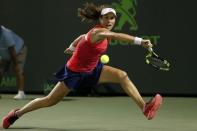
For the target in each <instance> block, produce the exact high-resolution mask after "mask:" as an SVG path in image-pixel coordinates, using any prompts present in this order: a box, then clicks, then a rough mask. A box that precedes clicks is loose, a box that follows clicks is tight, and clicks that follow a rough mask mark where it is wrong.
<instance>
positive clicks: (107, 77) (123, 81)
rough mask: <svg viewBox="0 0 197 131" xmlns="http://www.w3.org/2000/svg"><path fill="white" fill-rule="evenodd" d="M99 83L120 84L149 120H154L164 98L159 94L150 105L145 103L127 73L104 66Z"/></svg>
mask: <svg viewBox="0 0 197 131" xmlns="http://www.w3.org/2000/svg"><path fill="white" fill-rule="evenodd" d="M99 83H119V84H120V85H121V87H122V88H123V89H124V90H125V92H126V93H127V94H128V95H129V96H130V97H132V98H133V100H134V101H135V103H136V104H137V105H138V106H139V107H140V109H141V110H142V111H143V113H144V115H145V116H146V117H147V119H149V120H151V119H153V118H154V116H155V115H156V112H157V110H158V109H159V107H160V106H161V104H162V97H161V95H159V94H156V95H155V97H154V98H152V99H151V100H150V101H149V102H148V103H145V101H144V100H143V98H142V96H141V95H140V93H139V92H138V90H137V88H136V87H135V85H134V84H133V83H132V81H131V80H130V79H129V77H128V76H127V73H126V72H124V71H122V70H120V69H117V68H114V67H110V66H106V65H104V66H103V70H102V72H101V76H100V79H99Z"/></svg>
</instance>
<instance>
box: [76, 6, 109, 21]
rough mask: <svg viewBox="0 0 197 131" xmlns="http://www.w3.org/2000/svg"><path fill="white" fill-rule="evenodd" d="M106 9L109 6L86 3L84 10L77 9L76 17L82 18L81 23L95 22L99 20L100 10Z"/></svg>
mask: <svg viewBox="0 0 197 131" xmlns="http://www.w3.org/2000/svg"><path fill="white" fill-rule="evenodd" d="M106 7H109V5H95V4H93V3H86V4H84V8H78V16H79V17H81V18H82V21H89V22H91V21H96V20H98V19H99V17H100V15H101V11H102V9H103V8H106Z"/></svg>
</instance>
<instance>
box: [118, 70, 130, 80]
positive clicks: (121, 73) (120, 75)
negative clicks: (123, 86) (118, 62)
mask: <svg viewBox="0 0 197 131" xmlns="http://www.w3.org/2000/svg"><path fill="white" fill-rule="evenodd" d="M127 77H128V75H127V72H125V71H122V70H120V71H119V72H118V79H119V81H120V82H121V81H123V80H124V79H126V78H127Z"/></svg>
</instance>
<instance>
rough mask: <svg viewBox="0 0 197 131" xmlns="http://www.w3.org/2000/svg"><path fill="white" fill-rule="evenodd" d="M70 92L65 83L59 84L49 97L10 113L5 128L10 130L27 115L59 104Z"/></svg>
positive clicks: (38, 99)
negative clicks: (20, 118) (11, 126)
mask: <svg viewBox="0 0 197 131" xmlns="http://www.w3.org/2000/svg"><path fill="white" fill-rule="evenodd" d="M69 91H70V89H69V88H68V87H67V86H66V85H65V84H64V82H58V83H57V84H56V86H55V87H54V89H53V90H52V91H51V92H50V94H48V95H47V96H45V97H43V98H36V99H35V100H32V101H30V102H29V103H27V104H26V105H25V106H23V107H22V108H21V109H15V110H12V111H11V112H9V113H8V115H7V116H6V117H4V119H3V128H9V126H10V125H11V124H13V123H14V122H15V121H16V120H17V119H18V118H19V117H21V116H22V115H23V114H25V113H28V112H30V111H34V110H37V109H40V108H44V107H49V106H53V105H55V104H57V103H58V102H59V101H60V100H62V98H63V97H64V96H66V95H67V94H68V93H69Z"/></svg>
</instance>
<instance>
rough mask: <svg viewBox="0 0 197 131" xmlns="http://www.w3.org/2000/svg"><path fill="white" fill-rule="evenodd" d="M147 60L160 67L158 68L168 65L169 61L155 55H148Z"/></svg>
mask: <svg viewBox="0 0 197 131" xmlns="http://www.w3.org/2000/svg"><path fill="white" fill-rule="evenodd" d="M148 60H149V63H150V64H152V65H153V66H156V67H160V68H168V67H169V63H168V62H167V61H166V60H161V59H159V58H155V57H149V58H148Z"/></svg>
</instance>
